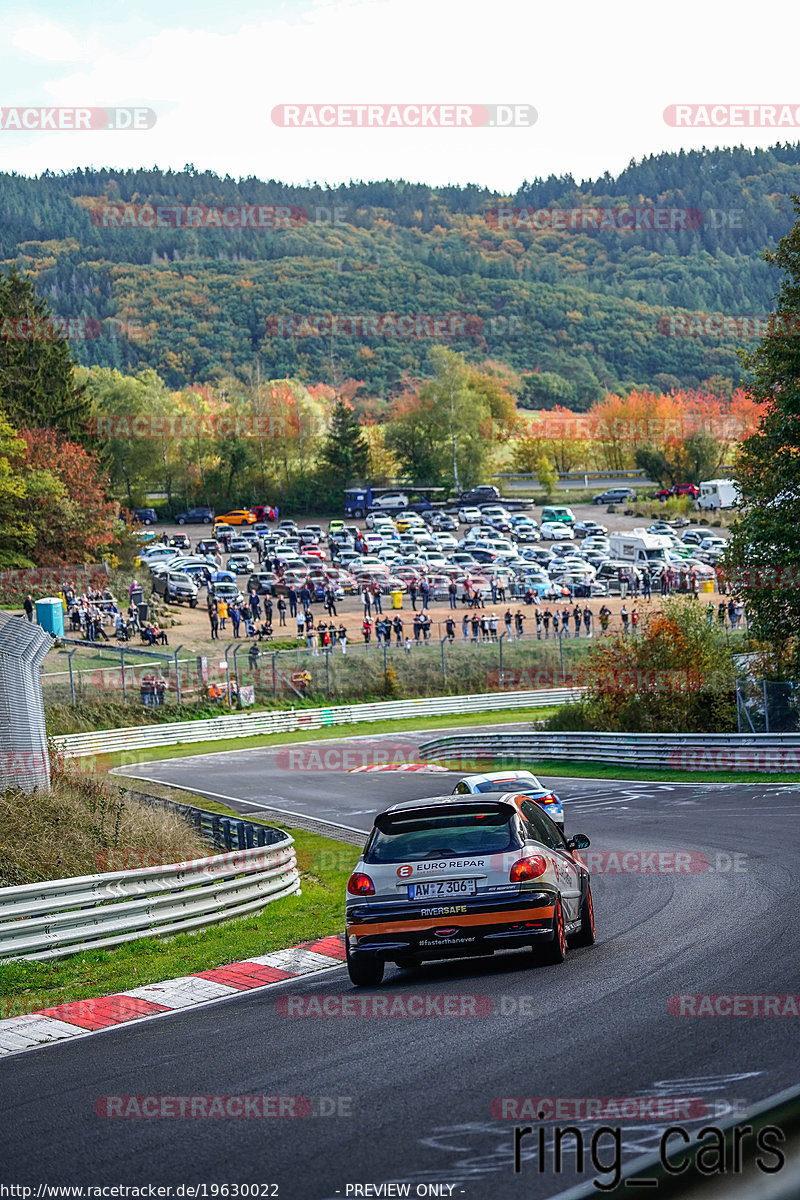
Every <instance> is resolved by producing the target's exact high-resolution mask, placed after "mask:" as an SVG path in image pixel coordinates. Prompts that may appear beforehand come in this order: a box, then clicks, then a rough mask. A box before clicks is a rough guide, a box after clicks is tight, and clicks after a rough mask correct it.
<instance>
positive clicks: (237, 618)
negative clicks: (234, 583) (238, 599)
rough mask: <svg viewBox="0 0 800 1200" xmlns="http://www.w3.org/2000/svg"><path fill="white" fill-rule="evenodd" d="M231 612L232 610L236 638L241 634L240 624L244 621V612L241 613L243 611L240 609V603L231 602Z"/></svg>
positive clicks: (232, 622) (232, 624)
mask: <svg viewBox="0 0 800 1200" xmlns="http://www.w3.org/2000/svg"><path fill="white" fill-rule="evenodd" d="M229 612H230V618H231V626H232V628H233V636H234V637H235V638H238V636H239V626H240V625H241V623H242V614H241V612H240V611H239V605H238V604H231V606H230V609H229Z"/></svg>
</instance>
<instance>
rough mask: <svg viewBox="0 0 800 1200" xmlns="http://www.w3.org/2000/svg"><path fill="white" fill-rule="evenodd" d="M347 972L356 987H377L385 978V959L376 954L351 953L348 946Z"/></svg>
mask: <svg viewBox="0 0 800 1200" xmlns="http://www.w3.org/2000/svg"><path fill="white" fill-rule="evenodd" d="M347 974H348V975H349V976H350V982H351V983H353V984H355V986H356V987H377V986H378V984H379V983H380V982H381V980H382V979H383V959H381V958H378V957H377V955H375V954H357V955H355V956H352V955H351V954H350V947H349V946H348V947H347Z"/></svg>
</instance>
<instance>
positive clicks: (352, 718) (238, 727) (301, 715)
mask: <svg viewBox="0 0 800 1200" xmlns="http://www.w3.org/2000/svg"><path fill="white" fill-rule="evenodd" d="M578 695H579V693H578V691H577V690H575V689H574V688H547V689H543V690H540V691H527V692H489V693H487V694H486V695H477V696H434V697H430V698H427V699H424V700H384V701H380V702H378V703H375V704H342V705H336V706H331V707H330V708H303V709H298V710H297V711H296V712H295V711H294V710H291V711H289V712H286V711H276V712H263V713H241V714H239V713H237V714H235V715H231V716H229V717H211V718H209V719H208V720H204V721H176V722H172V723H165V724H163V725H155V726H153V725H150V726H145V727H142V726H134V727H132V728H130V729H104V730H101V731H99V732H94V733H73V734H68V735H67V736H66V737H60V738H54V739H53V740H54V741H55V743H56V744H57V745H58V746H59V748H60V749H61V750H62V751H63V752H64V754H65V755H66V756H67V757H69V758H78V757H82V756H84V755H87V754H112V753H114V751H120V750H144V749H147V748H148V747H150V746H177V745H179V744H180V743H182V742H204V741H219V740H220V739H222V738H239V737H253V736H255V735H258V734H269V733H293V732H295V731H298V730H299V731H302V730H304V729H323V728H325V727H326V726H331V727H333V726H335V725H352V724H355V723H356V722H358V721H386V720H391V719H392V718H394V719H395V720H406V719H408V718H409V717H432V716H446V715H447V714H449V713H452V714H453V715H454V716H461V715H462V714H463V713H468V712H471V713H480V712H492V711H493V710H494V711H496V710H498V709H501V710H505V709H514V708H519V709H526V708H541V707H543V706H547V705H550V704H566V703H568V701H570V700H574V699H576V698H577V697H578Z"/></svg>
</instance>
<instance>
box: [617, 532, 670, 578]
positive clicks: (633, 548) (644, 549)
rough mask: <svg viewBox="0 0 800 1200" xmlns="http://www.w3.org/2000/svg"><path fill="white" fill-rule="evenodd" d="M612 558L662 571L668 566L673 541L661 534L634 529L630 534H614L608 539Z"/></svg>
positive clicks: (635, 565)
mask: <svg viewBox="0 0 800 1200" xmlns="http://www.w3.org/2000/svg"><path fill="white" fill-rule="evenodd" d="M608 544H609V549H610V553H611V557H612V558H613V559H615V560H617V561H618V562H624V563H630V564H631V566H634V567H649V568H650V569H651V570H653V569H655V570H660V569H661V568H662V567H665V566H667V564H668V561H669V560H668V551H670V550H672V539H671V538H668V537H663V536H662V535H661V534H657V533H648V532H647V531H646V530H645V529H634V530H632V531H631V532H630V533H612V534H611V535H610V536H609V539H608Z"/></svg>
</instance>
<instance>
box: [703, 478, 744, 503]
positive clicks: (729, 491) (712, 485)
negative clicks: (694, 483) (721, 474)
mask: <svg viewBox="0 0 800 1200" xmlns="http://www.w3.org/2000/svg"><path fill="white" fill-rule="evenodd" d="M740 499H741V492H740V491H739V488H738V486H737V484H736V483H735V482H734V481H733V480H732V479H706V480H703V481H702V482H701V484H700V495H699V497H698V499H697V507H698V508H710V509H716V508H733V506H734V505H735V504H738V502H739V500H740Z"/></svg>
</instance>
